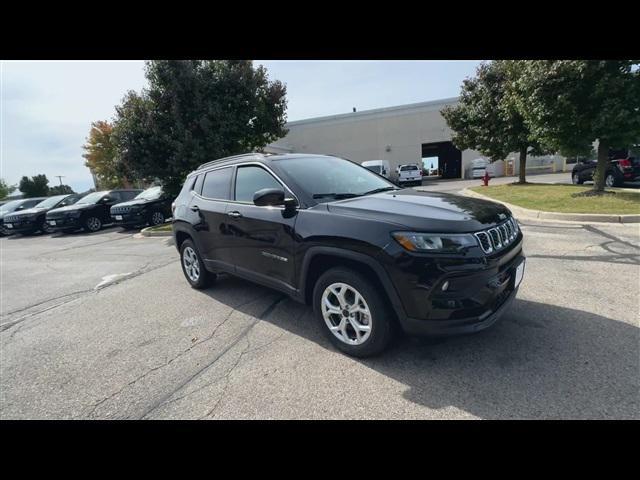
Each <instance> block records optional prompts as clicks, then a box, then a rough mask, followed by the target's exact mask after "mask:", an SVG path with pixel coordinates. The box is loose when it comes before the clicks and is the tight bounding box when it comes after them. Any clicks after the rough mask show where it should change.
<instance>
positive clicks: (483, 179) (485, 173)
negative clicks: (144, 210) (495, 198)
mask: <svg viewBox="0 0 640 480" xmlns="http://www.w3.org/2000/svg"><path fill="white" fill-rule="evenodd" d="M490 178H491V177H490V176H489V172H487V171H486V170H485V172H484V177H482V181H483V182H484V185H483V186H484V187H488V186H489V179H490Z"/></svg>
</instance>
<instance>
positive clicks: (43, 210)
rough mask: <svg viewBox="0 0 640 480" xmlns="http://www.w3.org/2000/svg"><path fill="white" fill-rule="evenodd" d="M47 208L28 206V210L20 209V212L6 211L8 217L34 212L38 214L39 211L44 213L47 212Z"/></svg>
mask: <svg viewBox="0 0 640 480" xmlns="http://www.w3.org/2000/svg"><path fill="white" fill-rule="evenodd" d="M46 211H47V209H46V208H35V207H34V208H28V209H26V210H20V211H19V212H9V213H6V214H5V216H6V217H23V216H25V217H26V216H29V215H34V214H38V213H42V212H46Z"/></svg>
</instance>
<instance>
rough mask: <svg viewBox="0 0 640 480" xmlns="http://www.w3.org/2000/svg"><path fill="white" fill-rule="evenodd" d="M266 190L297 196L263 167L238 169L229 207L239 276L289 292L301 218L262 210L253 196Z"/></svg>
mask: <svg viewBox="0 0 640 480" xmlns="http://www.w3.org/2000/svg"><path fill="white" fill-rule="evenodd" d="M263 188H279V189H282V190H284V191H285V196H286V197H291V196H292V195H293V194H292V193H291V192H290V190H288V189H287V187H286V186H285V185H284V184H283V183H282V182H281V181H280V180H278V179H277V178H276V177H275V176H274V175H273V174H272V173H271V172H270V171H268V170H267V169H266V168H264V167H263V166H261V165H257V164H249V165H240V166H238V167H237V168H236V174H235V182H234V189H233V190H234V192H233V203H230V204H229V210H228V212H227V213H228V215H232V216H229V231H230V233H231V234H232V235H233V261H234V264H235V266H236V273H237V274H238V275H241V276H244V277H246V278H249V279H252V280H256V281H258V282H260V283H263V284H267V285H271V286H272V287H274V288H277V289H279V290H282V291H285V292H291V291H292V290H294V289H295V286H294V283H295V282H294V267H295V265H294V255H293V251H294V248H295V241H294V238H295V229H294V227H295V222H296V218H297V214H293V215H292V214H290V213H289V212H285V209H284V207H259V206H257V205H255V204H254V203H253V195H254V193H255V192H257V191H258V190H261V189H263Z"/></svg>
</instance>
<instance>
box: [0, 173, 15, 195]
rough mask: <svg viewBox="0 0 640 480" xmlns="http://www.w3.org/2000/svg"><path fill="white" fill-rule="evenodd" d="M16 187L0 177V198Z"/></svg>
mask: <svg viewBox="0 0 640 480" xmlns="http://www.w3.org/2000/svg"><path fill="white" fill-rule="evenodd" d="M16 188H17V187H16V186H15V185H9V184H8V183H7V182H5V180H4V179H3V178H0V198H4V197H6V196H7V195H9V194H10V193H12V192H14V191H15V189H16Z"/></svg>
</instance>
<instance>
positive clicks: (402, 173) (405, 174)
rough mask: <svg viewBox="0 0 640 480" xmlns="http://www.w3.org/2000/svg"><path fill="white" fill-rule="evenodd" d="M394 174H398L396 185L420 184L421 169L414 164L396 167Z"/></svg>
mask: <svg viewBox="0 0 640 480" xmlns="http://www.w3.org/2000/svg"><path fill="white" fill-rule="evenodd" d="M396 173H397V174H398V185H402V184H403V183H415V184H418V185H421V184H422V169H421V168H420V166H419V165H418V164H416V163H408V164H405V165H398V168H397V170H396Z"/></svg>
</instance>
